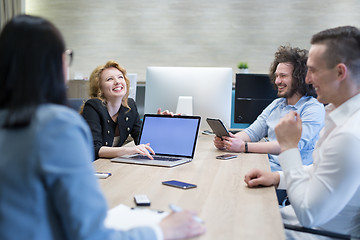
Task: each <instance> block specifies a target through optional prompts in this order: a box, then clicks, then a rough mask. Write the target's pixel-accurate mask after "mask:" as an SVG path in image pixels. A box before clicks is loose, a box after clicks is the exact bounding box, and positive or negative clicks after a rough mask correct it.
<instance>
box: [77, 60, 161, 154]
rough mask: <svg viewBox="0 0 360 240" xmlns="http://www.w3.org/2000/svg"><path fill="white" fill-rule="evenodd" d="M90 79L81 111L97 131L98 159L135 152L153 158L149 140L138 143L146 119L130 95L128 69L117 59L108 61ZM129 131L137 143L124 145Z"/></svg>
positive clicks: (96, 146) (94, 132)
mask: <svg viewBox="0 0 360 240" xmlns="http://www.w3.org/2000/svg"><path fill="white" fill-rule="evenodd" d="M89 81H90V99H89V100H88V101H87V102H86V103H85V105H84V106H83V109H82V112H81V114H82V115H83V117H84V118H85V120H86V121H87V122H88V124H89V126H90V129H91V133H92V135H93V140H94V150H95V159H98V158H114V157H118V156H122V155H126V154H135V153H140V154H142V155H146V156H148V157H149V158H150V159H153V158H152V156H151V154H150V153H152V154H154V151H153V150H152V148H151V147H150V144H149V143H148V144H140V145H138V144H139V137H140V130H141V124H142V122H141V120H140V115H139V113H138V111H137V107H136V104H135V101H134V100H133V99H132V98H128V97H129V89H130V81H129V79H128V78H127V76H126V70H125V69H124V68H122V67H121V66H120V65H119V64H118V63H117V62H114V61H108V62H107V63H106V64H105V65H101V66H99V67H97V68H96V69H95V70H94V71H93V72H92V73H91V76H90V80H89ZM158 113H160V110H159V111H158ZM164 113H165V112H164ZM129 135H131V137H132V138H133V139H134V142H135V144H136V146H135V147H122V145H123V144H124V142H125V140H126V139H127V138H128V136H129ZM149 151H150V152H149Z"/></svg>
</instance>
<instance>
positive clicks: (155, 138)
mask: <svg viewBox="0 0 360 240" xmlns="http://www.w3.org/2000/svg"><path fill="white" fill-rule="evenodd" d="M200 119H201V118H200V117H199V116H173V117H172V116H169V115H159V114H145V115H144V119H143V124H142V128H141V135H140V144H147V143H150V147H151V148H152V149H153V150H154V151H155V153H156V154H157V155H170V156H177V157H187V158H193V157H194V153H195V146H196V141H197V136H198V132H199V126H200Z"/></svg>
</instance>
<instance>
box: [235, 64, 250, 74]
mask: <svg viewBox="0 0 360 240" xmlns="http://www.w3.org/2000/svg"><path fill="white" fill-rule="evenodd" d="M237 67H238V69H239V72H240V73H248V72H249V66H248V63H247V62H239V63H238V65H237Z"/></svg>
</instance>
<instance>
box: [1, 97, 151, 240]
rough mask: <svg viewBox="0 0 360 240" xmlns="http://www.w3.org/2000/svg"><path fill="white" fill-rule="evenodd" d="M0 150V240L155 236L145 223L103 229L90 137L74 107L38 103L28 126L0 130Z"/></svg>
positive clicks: (101, 201)
mask: <svg viewBox="0 0 360 240" xmlns="http://www.w3.org/2000/svg"><path fill="white" fill-rule="evenodd" d="M6 114H7V110H0V126H2V125H3V123H4V118H5V116H6ZM0 152H1V158H0V239H2V240H8V239H16V240H18V239H47V240H49V239H59V240H60V239H62V240H64V239H87V240H91V239H104V240H105V239H156V235H155V232H154V231H153V229H152V228H150V227H143V228H136V229H133V230H129V231H115V230H111V229H107V228H105V227H104V219H105V217H106V213H107V205H106V201H105V199H104V197H103V195H102V193H101V191H100V188H99V184H98V181H97V179H96V178H95V176H94V169H93V166H92V160H93V158H94V151H93V147H92V137H91V133H90V130H89V128H88V126H87V124H86V122H85V121H84V120H83V119H82V117H81V116H80V115H79V114H78V113H76V112H75V111H73V110H70V109H69V108H67V107H64V106H59V105H52V104H45V105H41V106H39V107H38V109H37V111H36V114H35V116H34V118H33V120H32V122H31V124H30V126H28V127H25V128H19V129H4V128H0Z"/></svg>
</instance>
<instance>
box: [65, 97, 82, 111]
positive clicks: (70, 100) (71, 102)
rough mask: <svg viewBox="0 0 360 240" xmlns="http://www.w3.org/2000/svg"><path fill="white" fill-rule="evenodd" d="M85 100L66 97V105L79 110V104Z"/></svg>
mask: <svg viewBox="0 0 360 240" xmlns="http://www.w3.org/2000/svg"><path fill="white" fill-rule="evenodd" d="M85 101H86V99H82V98H68V106H69V107H71V108H72V109H74V110H75V111H77V112H79V111H80V108H81V106H82V105H83V104H84V102H85Z"/></svg>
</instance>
